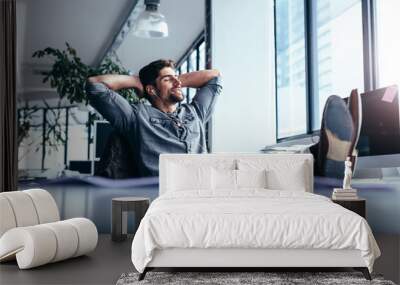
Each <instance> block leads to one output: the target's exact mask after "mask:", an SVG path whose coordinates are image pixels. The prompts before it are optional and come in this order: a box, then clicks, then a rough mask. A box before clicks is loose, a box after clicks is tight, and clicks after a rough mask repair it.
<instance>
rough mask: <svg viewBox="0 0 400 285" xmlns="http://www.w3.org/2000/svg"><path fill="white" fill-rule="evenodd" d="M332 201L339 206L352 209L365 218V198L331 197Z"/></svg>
mask: <svg viewBox="0 0 400 285" xmlns="http://www.w3.org/2000/svg"><path fill="white" fill-rule="evenodd" d="M332 201H333V202H334V203H336V204H339V205H340V206H342V207H344V208H346V209H348V210H350V211H353V212H354V213H356V214H359V215H360V216H361V217H363V218H364V219H365V217H366V210H365V208H366V206H365V204H366V201H365V199H362V198H359V199H355V200H336V199H332Z"/></svg>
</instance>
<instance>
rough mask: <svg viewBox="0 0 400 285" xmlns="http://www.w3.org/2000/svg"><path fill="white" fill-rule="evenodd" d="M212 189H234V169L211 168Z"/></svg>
mask: <svg viewBox="0 0 400 285" xmlns="http://www.w3.org/2000/svg"><path fill="white" fill-rule="evenodd" d="M211 181H212V184H211V187H212V189H213V190H219V189H223V190H236V170H233V169H216V168H211Z"/></svg>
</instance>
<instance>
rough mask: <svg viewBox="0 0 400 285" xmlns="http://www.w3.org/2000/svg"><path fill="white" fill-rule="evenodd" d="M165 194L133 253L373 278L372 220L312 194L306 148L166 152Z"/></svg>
mask: <svg viewBox="0 0 400 285" xmlns="http://www.w3.org/2000/svg"><path fill="white" fill-rule="evenodd" d="M159 192H160V196H159V197H158V198H157V199H156V200H155V201H153V203H152V204H151V206H150V208H149V210H148V211H147V213H146V215H145V217H144V218H143V219H142V221H141V223H140V225H139V228H138V231H137V232H136V234H135V237H134V240H133V243H132V262H133V264H134V266H135V268H136V269H137V270H138V271H139V272H140V273H141V274H140V276H139V279H143V278H144V276H145V274H146V272H147V271H149V270H151V269H153V268H159V267H163V268H165V267H167V268H171V267H178V268H182V267H196V268H198V267H207V268H209V267H224V268H226V267H235V268H240V270H243V268H254V267H262V268H266V267H302V268H304V267H319V268H320V267H353V268H355V269H359V270H361V271H362V272H363V274H364V276H365V277H366V278H367V279H370V278H371V277H370V274H369V273H370V272H372V268H373V263H374V260H375V259H376V258H377V257H379V255H380V251H379V248H378V246H377V244H376V241H375V239H374V237H373V235H372V232H371V229H370V227H369V225H368V223H367V222H366V220H365V219H364V218H362V217H360V216H359V215H357V214H355V213H353V212H351V211H349V210H347V209H345V208H343V207H341V206H339V205H337V204H335V203H333V202H332V201H331V200H330V199H328V198H326V197H323V196H320V195H315V194H313V158H312V156H311V155H308V154H287V155H282V154H237V153H235V154H200V155H197V154H165V155H161V156H160V188H159Z"/></svg>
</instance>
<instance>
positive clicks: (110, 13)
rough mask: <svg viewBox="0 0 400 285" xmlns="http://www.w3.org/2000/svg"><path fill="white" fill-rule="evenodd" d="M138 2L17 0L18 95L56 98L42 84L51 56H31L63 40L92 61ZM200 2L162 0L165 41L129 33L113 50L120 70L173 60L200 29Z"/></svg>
mask: <svg viewBox="0 0 400 285" xmlns="http://www.w3.org/2000/svg"><path fill="white" fill-rule="evenodd" d="M136 2H138V4H137V7H136V9H138V8H140V7H142V5H143V4H142V3H143V0H139V1H137V0H112V1H110V0H68V1H67V0H35V1H32V0H17V92H18V95H19V98H20V99H25V100H38V99H46V98H54V97H57V94H56V92H55V91H54V90H53V89H51V88H50V87H49V86H48V85H47V84H43V83H42V76H40V75H39V72H40V71H41V70H48V69H49V68H50V65H51V59H45V58H41V59H38V58H32V54H33V52H34V51H36V50H39V49H43V48H46V47H54V48H59V49H64V48H65V42H68V43H69V44H70V45H71V46H72V47H74V48H75V49H76V50H77V53H78V56H79V57H80V58H81V59H82V61H83V62H84V63H86V64H89V65H96V64H98V63H99V61H100V60H101V59H102V58H103V56H104V55H105V53H106V52H107V51H108V49H109V48H110V46H111V45H112V43H113V41H114V38H115V36H116V35H117V34H118V32H119V31H120V29H121V27H122V25H123V24H124V22H125V20H126V19H127V17H128V16H129V15H130V13H131V11H132V10H133V9H134V8H135V6H136ZM204 11H205V8H204V1H199V0H161V5H160V12H161V13H162V14H164V16H165V17H166V20H167V22H168V25H169V37H168V38H166V39H156V40H150V39H141V38H136V37H134V36H133V35H131V34H129V35H128V36H127V37H126V38H125V39H124V41H123V42H122V44H121V45H120V46H119V47H118V49H117V50H116V54H117V55H118V58H119V60H120V61H121V62H122V64H123V65H124V67H125V68H127V69H129V70H132V71H133V72H135V73H137V72H138V70H139V69H140V67H141V66H143V65H144V64H146V63H148V62H150V61H152V60H155V59H158V58H170V59H174V60H178V59H179V58H180V57H181V56H182V55H183V53H184V52H185V51H186V50H187V49H188V48H189V46H190V45H191V43H192V42H193V41H194V40H195V39H196V37H197V36H198V35H199V34H200V33H201V31H202V30H203V28H204V25H205V20H204V18H205V17H204V14H205V12H204Z"/></svg>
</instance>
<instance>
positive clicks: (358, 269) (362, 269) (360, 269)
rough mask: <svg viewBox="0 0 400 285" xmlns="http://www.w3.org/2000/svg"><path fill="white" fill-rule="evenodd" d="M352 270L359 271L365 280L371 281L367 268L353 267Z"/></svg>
mask: <svg viewBox="0 0 400 285" xmlns="http://www.w3.org/2000/svg"><path fill="white" fill-rule="evenodd" d="M354 269H355V270H357V271H361V272H362V274H363V275H364V277H365V279H367V280H372V278H371V274H369V270H368V268H367V267H355V268H354Z"/></svg>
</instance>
